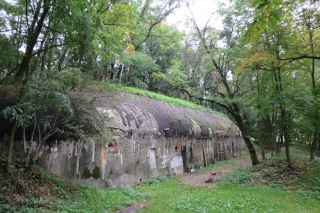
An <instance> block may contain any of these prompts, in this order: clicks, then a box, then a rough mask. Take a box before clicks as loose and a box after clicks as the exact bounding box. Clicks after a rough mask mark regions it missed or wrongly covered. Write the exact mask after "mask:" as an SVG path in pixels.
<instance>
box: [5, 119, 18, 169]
mask: <svg viewBox="0 0 320 213" xmlns="http://www.w3.org/2000/svg"><path fill="white" fill-rule="evenodd" d="M16 128H17V121H16V120H14V122H13V126H12V129H11V134H10V139H9V150H8V159H7V171H9V170H10V165H11V162H12V155H13V144H14V135H15V134H16Z"/></svg>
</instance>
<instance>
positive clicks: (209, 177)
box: [181, 156, 251, 187]
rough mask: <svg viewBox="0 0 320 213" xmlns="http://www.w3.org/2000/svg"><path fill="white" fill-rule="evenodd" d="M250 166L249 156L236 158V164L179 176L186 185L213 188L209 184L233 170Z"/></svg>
mask: <svg viewBox="0 0 320 213" xmlns="http://www.w3.org/2000/svg"><path fill="white" fill-rule="evenodd" d="M249 165H251V159H250V156H241V157H238V158H237V160H236V162H234V163H232V164H229V163H228V162H226V164H224V165H223V166H221V167H217V168H213V169H212V170H209V171H207V172H202V173H191V172H187V173H184V174H182V175H181V180H182V181H183V182H184V183H185V184H188V185H193V186H208V187H215V185H214V184H212V183H211V182H212V181H214V180H215V179H217V178H220V177H221V176H223V175H225V174H227V173H229V172H231V171H232V170H233V169H234V168H237V167H241V166H249Z"/></svg>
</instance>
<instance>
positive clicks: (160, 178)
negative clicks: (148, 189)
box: [142, 176, 169, 185]
mask: <svg viewBox="0 0 320 213" xmlns="http://www.w3.org/2000/svg"><path fill="white" fill-rule="evenodd" d="M168 180H169V179H168V177H167V176H151V177H150V178H149V179H148V180H146V181H143V183H142V184H143V185H157V184H160V183H163V182H166V181H168Z"/></svg>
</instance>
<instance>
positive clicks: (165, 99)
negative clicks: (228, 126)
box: [95, 81, 228, 119]
mask: <svg viewBox="0 0 320 213" xmlns="http://www.w3.org/2000/svg"><path fill="white" fill-rule="evenodd" d="M95 85H96V86H98V87H99V88H101V89H103V90H105V91H110V90H114V91H123V92H127V93H130V94H134V95H141V96H145V97H149V98H152V99H155V100H159V101H163V102H166V103H169V104H174V105H178V106H184V107H187V108H190V109H195V110H199V111H203V112H209V113H211V114H214V115H215V116H217V117H218V118H221V119H226V118H228V117H227V116H226V115H224V114H222V113H220V112H217V111H213V110H211V109H209V108H206V107H204V106H201V105H198V104H195V103H192V102H190V101H186V100H182V99H178V98H173V97H169V96H166V95H162V94H158V93H155V92H150V91H147V90H142V89H138V88H134V87H124V86H121V85H116V84H109V83H107V82H101V81H100V82H95Z"/></svg>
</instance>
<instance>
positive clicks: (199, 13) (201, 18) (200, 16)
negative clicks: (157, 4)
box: [167, 0, 229, 30]
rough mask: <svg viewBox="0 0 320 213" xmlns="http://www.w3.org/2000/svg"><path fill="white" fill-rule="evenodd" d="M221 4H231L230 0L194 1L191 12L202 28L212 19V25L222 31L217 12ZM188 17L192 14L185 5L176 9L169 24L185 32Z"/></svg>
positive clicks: (168, 19)
mask: <svg viewBox="0 0 320 213" xmlns="http://www.w3.org/2000/svg"><path fill="white" fill-rule="evenodd" d="M219 2H224V3H226V2H229V1H228V0H227V1H226V0H224V1H223V0H193V1H191V2H190V10H191V12H192V13H193V16H194V18H195V20H196V22H197V24H198V25H199V26H200V27H204V26H205V24H206V23H207V21H208V20H209V18H210V15H211V14H212V13H214V14H213V16H212V17H211V19H210V22H209V23H210V25H211V26H213V27H215V28H216V29H219V30H222V19H221V17H219V16H218V14H216V13H215V12H216V11H217V9H218V3H219ZM187 17H191V13H190V12H189V10H188V8H187V7H186V6H185V4H183V5H182V6H181V7H180V8H178V9H176V11H175V12H174V13H173V14H170V15H169V17H168V18H167V22H168V23H169V24H170V25H174V26H176V27H177V28H178V29H179V30H185V29H187V28H188V27H187V26H186V25H185V23H186V19H187Z"/></svg>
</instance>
